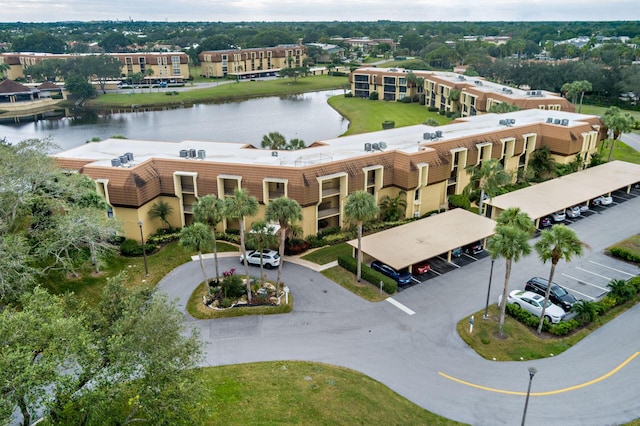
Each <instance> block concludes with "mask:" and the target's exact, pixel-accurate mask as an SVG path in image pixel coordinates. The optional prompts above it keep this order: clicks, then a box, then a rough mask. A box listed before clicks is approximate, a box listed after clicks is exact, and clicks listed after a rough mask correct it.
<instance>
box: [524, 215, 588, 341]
mask: <svg viewBox="0 0 640 426" xmlns="http://www.w3.org/2000/svg"><path fill="white" fill-rule="evenodd" d="M585 245H586V244H585V243H583V242H582V241H580V239H579V238H578V235H577V234H576V232H575V231H574V230H573V229H571V228H568V227H566V226H565V225H554V226H553V227H552V228H551V229H545V230H544V231H542V233H541V234H540V239H539V240H538V242H537V243H536V245H535V247H536V251H537V252H538V256H539V257H540V260H542V263H547V260H551V272H550V273H549V281H548V285H547V291H546V292H545V294H544V303H543V304H542V312H541V313H540V324H538V334H540V333H542V325H543V323H544V312H545V310H546V308H547V303H548V302H549V295H550V294H551V283H553V275H554V273H555V272H556V266H557V265H558V262H559V261H560V259H564V260H565V261H566V262H569V261H571V259H572V258H573V256H582V248H583V247H584V246H585Z"/></svg>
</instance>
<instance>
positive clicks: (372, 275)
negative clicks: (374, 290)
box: [338, 256, 398, 294]
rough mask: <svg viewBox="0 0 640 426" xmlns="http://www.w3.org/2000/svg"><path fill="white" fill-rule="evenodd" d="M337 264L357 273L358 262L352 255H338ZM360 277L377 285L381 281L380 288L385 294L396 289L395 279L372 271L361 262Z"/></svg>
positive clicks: (394, 291)
mask: <svg viewBox="0 0 640 426" xmlns="http://www.w3.org/2000/svg"><path fill="white" fill-rule="evenodd" d="M338 265H340V266H341V267H343V268H344V269H346V270H347V271H349V272H352V273H354V274H355V273H357V272H358V262H357V261H356V259H355V258H354V257H351V256H339V257H338ZM361 273H362V279H364V280H366V281H369V282H370V283H371V284H374V285H376V286H377V285H378V283H379V282H380V281H382V289H383V290H384V291H385V292H386V293H387V294H394V293H396V292H397V291H398V283H397V282H395V280H393V279H391V278H389V277H387V276H386V275H384V274H381V273H380V272H378V271H374V270H373V269H371V268H370V267H369V266H367V265H365V264H364V263H363V264H362V269H361Z"/></svg>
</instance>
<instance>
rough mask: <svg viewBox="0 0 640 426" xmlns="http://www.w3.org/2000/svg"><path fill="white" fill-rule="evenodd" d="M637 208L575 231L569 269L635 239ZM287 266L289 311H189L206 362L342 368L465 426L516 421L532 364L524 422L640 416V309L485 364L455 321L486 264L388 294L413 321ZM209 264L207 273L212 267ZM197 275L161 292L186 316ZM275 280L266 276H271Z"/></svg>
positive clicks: (526, 268)
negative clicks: (545, 347) (544, 347)
mask: <svg viewBox="0 0 640 426" xmlns="http://www.w3.org/2000/svg"><path fill="white" fill-rule="evenodd" d="M639 210H640V197H637V198H634V199H632V200H629V201H626V202H624V203H621V204H619V205H616V206H613V207H612V208H610V209H606V211H605V212H603V213H601V214H594V215H592V216H590V217H585V218H583V219H581V220H580V221H578V222H576V223H574V224H572V225H571V227H572V228H573V229H574V230H575V231H576V232H577V233H578V235H579V237H580V238H581V239H582V240H583V241H585V242H587V243H588V244H589V245H590V246H591V247H592V249H591V251H588V252H587V253H585V256H583V257H582V258H580V259H579V260H574V262H572V264H576V263H578V262H590V261H592V260H593V261H595V260H596V257H597V256H601V253H602V251H603V250H604V249H605V248H606V247H608V246H609V245H611V244H613V243H614V242H616V241H620V240H622V239H624V238H626V237H628V236H629V235H630V234H633V233H638V232H640V218H639V217H638V214H637V212H638V211H639ZM235 256H237V253H234V254H233V255H232V257H226V256H225V257H223V258H221V259H220V263H221V268H229V267H235V268H237V267H238V265H239V262H238V258H237V257H235ZM290 260H291V261H287V260H285V263H284V266H283V281H284V282H285V283H286V284H287V286H288V287H289V288H290V289H291V292H292V294H293V296H294V297H295V307H294V311H293V312H292V313H290V314H286V315H270V316H253V317H240V318H225V319H220V320H202V321H197V320H193V319H191V318H190V317H189V316H188V315H187V317H188V325H189V326H190V327H193V328H194V329H197V330H199V332H200V335H201V337H202V339H203V340H204V341H205V354H206V355H205V361H204V365H209V366H216V365H226V364H237V363H248V362H258V361H282V362H283V363H284V362H286V361H285V360H307V361H315V362H323V363H328V364H333V365H339V366H344V367H347V368H351V369H354V370H357V371H360V372H362V373H364V374H366V375H368V376H370V377H372V378H373V379H375V380H378V381H380V382H381V383H384V384H385V385H387V386H389V387H390V388H391V389H393V390H394V391H395V392H397V393H399V394H400V395H402V396H404V397H406V398H408V399H409V400H411V401H413V402H414V403H416V404H418V405H420V406H421V407H424V408H426V409H428V410H430V411H432V412H434V413H436V414H439V415H441V416H444V417H446V418H450V419H454V420H457V421H461V422H465V423H468V424H472V425H513V424H519V423H520V421H521V418H522V411H523V407H524V398H525V397H524V395H525V392H526V390H527V384H528V380H529V374H528V371H527V368H528V367H530V366H533V367H535V368H537V370H538V373H537V374H536V376H535V378H534V380H533V386H532V388H531V391H532V396H531V399H530V401H529V407H528V412H527V424H529V425H545V426H554V425H558V426H560V425H562V426H572V425H576V426H577V425H594V426H596V425H597V426H600V425H611V424H620V423H624V422H628V421H630V420H633V419H636V418H640V398H638V395H640V356H638V355H639V354H640V341H639V340H638V336H640V306H637V307H635V308H633V309H631V310H629V311H627V312H626V313H625V314H624V315H621V316H619V317H618V318H616V319H614V320H613V321H611V322H609V323H608V324H606V325H604V326H602V327H600V328H599V329H598V330H596V331H595V332H593V333H592V334H591V335H590V336H588V337H587V338H585V339H583V340H582V341H581V342H579V343H578V344H576V345H575V346H574V347H572V348H570V349H568V350H566V351H565V352H563V353H561V354H559V355H558V354H554V355H553V356H552V355H551V354H550V356H549V357H548V358H545V359H540V360H526V359H525V360H524V361H523V362H493V361H487V360H485V359H482V358H481V357H479V356H478V355H477V354H476V353H475V351H473V350H471V349H470V348H469V347H468V346H467V345H466V344H465V343H464V342H463V341H462V339H461V338H460V336H459V335H458V333H457V331H456V323H457V322H458V321H459V320H460V319H461V318H465V317H467V316H468V315H470V314H471V313H473V312H477V311H478V310H480V309H482V308H483V307H484V301H485V297H486V292H487V279H488V275H489V266H490V259H488V258H486V259H483V260H480V261H477V262H474V263H472V264H470V265H467V266H465V267H463V268H460V269H457V270H454V271H452V272H449V273H447V274H444V275H442V276H440V277H437V278H434V279H431V280H429V281H427V282H425V283H423V284H420V285H417V286H414V287H412V288H409V289H407V290H404V291H402V292H401V293H399V294H397V295H394V297H393V299H394V300H395V301H396V302H398V303H399V304H400V305H402V306H405V307H407V308H408V309H410V310H411V311H412V312H414V314H413V315H410V314H409V313H408V312H407V311H406V310H404V309H400V308H399V307H398V306H396V305H395V304H391V303H386V302H380V303H370V302H367V301H364V300H362V299H360V298H359V297H357V296H355V295H353V294H352V293H350V292H348V291H347V290H345V289H343V288H342V287H340V286H338V285H336V284H335V283H333V282H332V281H329V280H327V279H326V278H325V277H324V276H322V274H319V273H318V272H316V271H315V270H312V269H309V268H307V267H305V266H302V265H300V264H297V263H293V261H294V259H290ZM572 264H568V265H567V264H566V263H564V262H561V263H560V264H559V265H558V267H557V270H556V274H557V276H560V275H561V274H563V273H564V272H570V270H571V268H572V267H573V266H572ZM206 265H207V266H206V267H207V268H208V269H210V272H212V269H213V263H212V262H211V261H207V262H206ZM623 266H624V265H623ZM199 268H200V266H199V265H198V262H190V263H188V264H185V265H182V266H180V267H179V268H177V269H175V270H174V271H172V272H171V273H170V274H169V275H167V276H166V277H165V278H164V279H163V280H162V281H161V282H160V283H159V285H158V287H159V289H160V290H161V291H164V292H166V293H168V294H169V296H170V297H171V298H175V299H176V303H177V305H178V307H179V308H180V309H182V310H184V309H185V306H186V299H187V298H188V297H189V295H190V294H191V292H192V291H193V289H194V288H195V287H196V286H197V285H198V283H199V281H200V280H201V273H200V271H199ZM548 270H549V265H548V264H542V263H541V262H540V260H539V259H538V258H537V256H536V255H535V254H532V255H530V256H527V257H526V258H524V259H521V260H520V261H519V262H517V263H516V264H514V267H513V271H512V274H511V281H510V282H511V285H510V288H522V285H523V283H524V282H525V281H526V280H527V279H528V278H530V277H531V276H535V275H540V274H547V273H548ZM504 272H505V271H504V261H501V260H498V261H496V263H495V268H494V271H493V274H494V275H493V277H494V285H493V287H492V291H491V300H492V301H495V300H497V296H498V293H500V292H501V290H502V284H503V282H502V280H503V278H502V277H503V276H504ZM629 272H632V273H637V268H633V267H632V268H630V269H629ZM275 273H276V271H275V270H272V271H268V274H269V276H270V277H275ZM185 314H186V312H185ZM476 321H482V319H480V318H476ZM514 350H517V348H514ZM525 356H526V354H523V357H525Z"/></svg>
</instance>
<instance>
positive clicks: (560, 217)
mask: <svg viewBox="0 0 640 426" xmlns="http://www.w3.org/2000/svg"><path fill="white" fill-rule="evenodd" d="M551 218H552V219H553V221H554V222H564V220H565V219H566V218H567V216H566V215H565V214H564V212H563V211H559V212H555V213H552V214H551Z"/></svg>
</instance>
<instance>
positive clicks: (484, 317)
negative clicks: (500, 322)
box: [482, 259, 496, 320]
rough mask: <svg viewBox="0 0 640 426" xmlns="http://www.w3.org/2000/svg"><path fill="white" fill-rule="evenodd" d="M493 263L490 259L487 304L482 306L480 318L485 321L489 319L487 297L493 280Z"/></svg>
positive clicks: (493, 260)
mask: <svg viewBox="0 0 640 426" xmlns="http://www.w3.org/2000/svg"><path fill="white" fill-rule="evenodd" d="M495 261H496V260H495V259H491V272H489V288H487V303H486V305H485V306H484V315H483V316H482V319H485V320H486V319H487V318H489V295H490V294H491V278H493V263H494V262H495Z"/></svg>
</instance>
